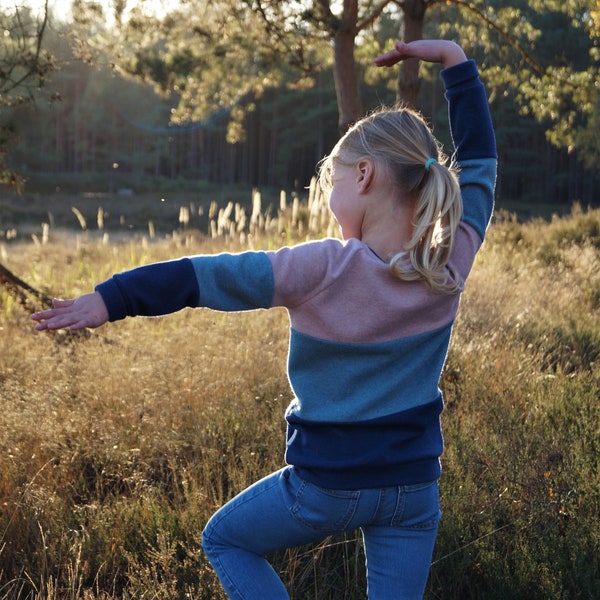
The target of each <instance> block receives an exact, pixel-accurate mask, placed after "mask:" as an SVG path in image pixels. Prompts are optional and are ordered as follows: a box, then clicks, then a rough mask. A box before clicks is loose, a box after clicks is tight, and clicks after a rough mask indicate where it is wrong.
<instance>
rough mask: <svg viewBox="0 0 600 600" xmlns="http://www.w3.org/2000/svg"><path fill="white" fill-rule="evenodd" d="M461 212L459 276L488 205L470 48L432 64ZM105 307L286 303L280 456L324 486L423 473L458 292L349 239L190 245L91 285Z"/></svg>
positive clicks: (113, 314) (489, 138)
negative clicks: (242, 247) (404, 270)
mask: <svg viewBox="0 0 600 600" xmlns="http://www.w3.org/2000/svg"><path fill="white" fill-rule="evenodd" d="M441 76H442V79H443V81H444V84H445V86H446V98H447V100H448V106H449V115H450V125H451V132H452V138H453V142H454V147H455V154H454V157H453V159H454V160H455V161H456V162H457V163H458V165H459V167H460V173H459V179H460V186H461V192H462V197H463V217H462V220H461V224H460V227H459V231H458V234H457V238H456V242H455V247H454V249H453V253H452V256H451V259H450V261H449V264H448V268H449V269H452V270H453V271H454V272H455V273H458V274H459V275H460V277H461V278H462V280H466V278H467V276H468V274H469V271H470V269H471V266H472V264H473V261H474V259H475V255H476V253H477V251H478V250H479V248H480V246H481V243H482V241H483V237H484V235H485V231H486V229H487V226H488V223H489V220H490V217H491V214H492V208H493V198H494V184H495V176H496V147H495V140H494V133H493V129H492V123H491V119H490V115H489V110H488V104H487V99H486V95H485V91H484V88H483V85H482V83H481V81H480V80H479V77H478V72H477V68H476V66H475V63H474V62H473V61H467V62H464V63H461V64H459V65H456V66H453V67H450V68H448V69H445V70H443V71H442V73H441ZM96 289H97V291H98V292H100V294H101V295H102V297H103V299H104V301H105V303H106V306H107V308H108V311H109V315H110V320H111V321H115V320H117V319H122V318H124V317H126V316H134V315H146V316H150V315H162V314H168V313H172V312H175V311H177V310H180V309H182V308H184V307H208V308H212V309H215V310H222V311H239V310H251V309H257V308H270V307H276V306H282V307H285V308H286V309H287V311H288V313H289V318H290V341H289V357H288V376H289V381H290V384H291V387H292V390H293V392H294V400H293V401H292V403H291V404H290V406H289V407H288V409H287V411H286V415H285V417H286V420H287V449H286V462H287V463H288V464H292V465H294V466H295V467H296V468H297V469H298V470H299V474H300V476H302V477H304V478H305V479H307V480H309V481H311V482H313V483H315V484H317V485H320V486H322V487H325V488H332V489H359V488H369V487H383V486H390V485H401V484H413V483H421V482H426V481H431V480H434V479H436V478H437V477H438V476H439V475H440V471H441V468H440V460H439V457H440V455H441V453H442V450H443V439H442V432H441V427H440V413H441V411H442V408H443V399H442V394H441V392H440V389H439V379H440V374H441V371H442V368H443V365H444V361H445V358H446V353H447V350H448V344H449V341H450V335H451V330H452V325H453V322H454V319H455V316H456V311H457V309H458V305H459V299H460V294H435V293H433V292H432V291H431V290H430V289H429V288H428V287H427V286H426V285H425V284H424V283H422V282H403V281H400V280H399V279H397V278H395V277H394V276H393V275H392V274H391V273H390V269H389V265H388V264H387V263H385V262H384V261H383V260H381V259H380V258H379V257H378V256H376V255H375V254H374V253H373V252H372V251H371V249H370V248H369V247H367V246H366V245H365V244H364V243H363V242H361V241H359V240H357V239H350V240H348V241H347V242H343V241H340V240H337V239H324V240H320V241H314V242H308V243H305V244H299V245H297V246H293V247H286V248H282V249H280V250H277V251H272V252H263V251H257V252H254V251H252V252H250V251H249V252H241V253H238V254H227V253H224V254H218V255H202V256H191V257H185V258H182V259H178V260H174V261H167V262H163V263H156V264H153V265H148V266H143V267H139V268H136V269H132V270H131V271H127V272H125V273H121V274H118V275H115V276H114V277H112V278H111V279H109V280H108V281H106V282H104V283H101V284H100V285H98V286H97V288H96Z"/></svg>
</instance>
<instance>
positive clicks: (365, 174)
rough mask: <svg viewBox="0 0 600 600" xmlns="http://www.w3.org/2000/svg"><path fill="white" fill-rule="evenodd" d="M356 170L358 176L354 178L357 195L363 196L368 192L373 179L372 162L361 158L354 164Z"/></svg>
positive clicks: (373, 168) (373, 166)
mask: <svg viewBox="0 0 600 600" xmlns="http://www.w3.org/2000/svg"><path fill="white" fill-rule="evenodd" d="M356 170H357V171H358V176H357V178H356V185H357V188H358V193H359V194H365V193H366V192H368V191H369V188H370V187H371V184H372V183H373V180H374V178H375V165H374V163H373V161H372V160H369V159H368V158H362V159H361V160H359V161H358V163H357V164H356Z"/></svg>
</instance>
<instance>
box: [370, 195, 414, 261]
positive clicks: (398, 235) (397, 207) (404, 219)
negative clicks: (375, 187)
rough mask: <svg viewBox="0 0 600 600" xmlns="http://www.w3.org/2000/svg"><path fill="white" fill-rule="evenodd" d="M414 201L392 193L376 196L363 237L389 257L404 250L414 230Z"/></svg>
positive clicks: (382, 254)
mask: <svg viewBox="0 0 600 600" xmlns="http://www.w3.org/2000/svg"><path fill="white" fill-rule="evenodd" d="M413 216H414V204H413V203H411V202H410V201H405V200H402V201H398V198H397V197H394V196H392V195H390V194H387V195H386V196H383V197H380V198H372V201H370V202H369V205H368V209H367V210H366V211H365V215H364V218H363V222H362V238H361V239H362V241H363V242H364V243H365V244H366V245H367V246H369V248H371V250H373V252H375V254H377V256H379V257H380V258H382V259H383V260H385V261H388V260H389V259H390V258H391V257H392V256H394V255H396V254H398V252H402V251H403V250H405V248H406V244H407V243H408V242H409V241H410V239H411V237H412V233H413V224H412V223H413Z"/></svg>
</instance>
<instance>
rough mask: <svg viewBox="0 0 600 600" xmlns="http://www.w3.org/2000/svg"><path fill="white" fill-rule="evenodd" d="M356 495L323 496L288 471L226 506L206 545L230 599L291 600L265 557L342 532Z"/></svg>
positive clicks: (215, 517) (204, 540) (206, 535)
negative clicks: (271, 553)
mask: <svg viewBox="0 0 600 600" xmlns="http://www.w3.org/2000/svg"><path fill="white" fill-rule="evenodd" d="M316 494H319V496H318V497H316ZM357 495H358V494H357V493H355V492H331V493H326V494H321V492H320V491H318V490H317V491H315V490H314V489H313V486H310V485H309V484H306V482H304V481H302V479H300V478H299V477H297V476H296V475H295V473H294V470H293V468H289V467H287V468H285V469H282V470H281V471H278V472H277V473H273V474H272V475H269V476H268V477H265V478H264V479H262V480H260V481H258V482H257V483H255V484H254V485H252V486H250V487H249V488H248V489H246V490H245V491H243V492H242V493H241V494H239V495H238V496H236V497H235V498H233V499H232V500H231V501H230V502H228V503H227V504H225V506H223V508H221V509H220V510H219V511H218V512H217V513H215V515H213V517H212V518H211V519H210V520H209V522H208V523H207V525H206V528H205V530H204V532H203V535H202V546H203V547H204V550H205V552H206V555H207V556H208V559H209V560H210V562H211V564H212V566H213V568H214V570H215V572H216V573H217V576H218V577H219V579H220V581H221V584H222V585H223V587H224V588H225V591H226V592H227V594H228V596H229V597H230V598H232V599H235V600H265V599H266V598H268V599H269V600H283V599H288V598H289V596H288V593H287V591H286V589H285V587H284V585H283V583H282V582H281V580H280V578H279V577H278V575H277V574H276V573H275V571H274V570H273V568H272V567H271V565H270V564H269V563H268V562H267V561H266V560H265V555H266V554H269V553H270V552H273V551H274V550H278V549H283V548H291V547H295V546H301V545H304V544H308V543H309V542H316V541H320V540H322V539H323V538H325V537H327V535H329V534H330V533H333V532H334V531H341V530H343V529H344V528H345V527H346V526H347V524H348V521H349V520H350V519H351V518H352V517H353V515H354V512H355V505H356V500H357ZM314 507H316V509H315V508H314Z"/></svg>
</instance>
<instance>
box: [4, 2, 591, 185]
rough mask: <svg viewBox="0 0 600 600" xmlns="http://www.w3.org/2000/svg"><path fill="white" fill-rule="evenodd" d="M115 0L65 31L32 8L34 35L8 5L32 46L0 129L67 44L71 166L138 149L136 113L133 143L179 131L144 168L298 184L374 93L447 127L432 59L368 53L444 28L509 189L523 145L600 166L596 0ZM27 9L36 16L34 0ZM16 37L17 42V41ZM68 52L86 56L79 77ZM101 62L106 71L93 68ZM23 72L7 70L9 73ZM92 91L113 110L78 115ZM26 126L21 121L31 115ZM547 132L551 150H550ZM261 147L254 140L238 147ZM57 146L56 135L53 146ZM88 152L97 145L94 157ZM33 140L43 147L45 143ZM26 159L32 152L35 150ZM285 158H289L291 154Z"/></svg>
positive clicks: (83, 6) (58, 77)
mask: <svg viewBox="0 0 600 600" xmlns="http://www.w3.org/2000/svg"><path fill="white" fill-rule="evenodd" d="M106 6H107V5H105V4H104V3H99V2H87V1H86V2H84V1H83V0H75V1H74V2H73V3H72V18H71V20H70V21H69V22H68V23H65V24H64V25H63V29H62V30H61V33H60V34H59V35H58V36H55V37H52V36H50V37H49V36H48V35H47V34H48V30H47V26H46V21H45V20H43V21H39V20H37V21H36V20H35V19H33V18H32V19H31V20H30V21H29V23H30V24H31V25H33V28H32V29H31V33H27V31H26V30H25V29H23V28H21V29H20V30H18V29H15V27H14V23H15V21H14V18H15V15H16V13H15V11H5V13H4V14H2V18H3V19H5V20H6V19H13V21H11V23H13V24H12V25H11V26H10V27H11V28H9V29H6V27H8V25H6V24H5V25H4V27H5V30H6V31H11V32H15V33H14V35H13V34H11V35H9V36H6V34H5V39H4V41H2V42H0V43H4V44H6V43H7V40H6V37H8V39H9V40H12V39H13V37H14V38H15V39H23V40H27V39H28V40H30V41H29V42H28V43H24V44H23V46H22V47H23V48H25V47H28V48H29V50H27V51H26V52H25V51H22V52H21V54H20V55H21V56H23V57H25V56H27V57H29V58H30V59H31V58H32V57H33V59H34V60H33V64H34V65H35V69H31V70H30V72H29V76H28V77H27V78H25V80H24V81H23V82H21V84H20V86H19V91H18V92H15V91H10V92H9V91H7V90H6V88H2V87H0V97H2V100H3V102H4V103H5V104H7V103H13V106H12V107H11V109H10V110H9V111H6V110H5V111H3V112H2V115H3V118H4V132H5V134H6V133H7V132H10V131H11V128H14V127H17V124H16V120H15V119H14V115H15V110H16V108H15V107H14V102H15V99H16V98H21V99H25V98H30V97H32V96H34V95H36V94H37V91H36V90H37V89H38V88H39V87H40V85H42V84H43V83H45V82H46V80H47V79H48V73H49V72H50V71H51V70H52V68H53V62H52V53H53V51H52V44H54V45H56V44H57V43H58V42H57V41H56V38H57V37H58V39H59V40H60V42H61V43H67V42H68V43H69V44H70V46H71V48H70V50H69V58H68V60H69V62H68V63H67V64H66V66H65V69H64V70H63V71H62V72H61V73H56V74H55V75H54V77H53V84H52V86H47V88H48V94H49V96H50V97H52V96H55V97H62V98H63V103H62V108H60V109H58V108H56V109H55V112H56V113H57V114H56V115H55V116H54V117H53V118H55V119H58V114H60V115H62V116H61V121H60V126H59V125H56V126H55V129H56V131H57V132H61V136H62V139H63V140H64V141H65V143H67V142H68V143H69V144H75V141H74V140H75V139H76V138H78V137H80V136H85V141H84V140H80V141H79V142H77V144H76V146H73V149H71V150H67V149H66V147H65V152H68V156H67V155H65V157H63V158H56V161H55V163H56V164H57V165H59V164H61V165H63V167H61V168H64V167H65V166H66V165H71V166H69V168H76V169H81V168H83V167H82V166H81V165H88V167H90V168H91V167H93V166H94V165H99V164H103V165H112V164H113V163H115V162H116V163H119V162H120V161H119V160H118V158H115V160H112V159H111V158H110V156H109V155H115V156H118V154H119V152H121V154H123V155H124V156H125V158H128V157H129V158H131V157H132V156H133V154H132V153H131V151H130V149H126V150H121V151H119V152H116V148H117V147H118V146H119V144H120V142H119V141H118V140H119V136H120V135H121V132H120V128H121V125H127V126H128V127H129V126H130V127H136V126H137V127H138V133H136V135H135V136H134V137H133V138H131V139H138V140H140V143H141V139H142V138H141V137H140V136H141V131H142V129H144V128H145V129H144V130H145V131H146V133H149V132H150V131H151V130H153V131H154V133H156V134H157V135H160V132H162V134H164V136H170V140H171V141H168V140H167V139H164V140H163V141H160V140H156V141H150V140H149V139H148V140H146V141H144V142H143V144H144V145H145V148H146V149H145V150H143V151H142V147H140V149H138V150H136V152H135V153H134V154H138V155H140V157H141V156H142V154H143V153H146V154H147V153H148V152H151V153H153V158H150V157H149V156H148V158H146V159H144V161H145V164H146V166H145V167H143V169H146V171H148V170H151V171H152V172H153V173H158V172H164V170H165V168H166V166H165V165H167V164H168V165H169V170H170V173H171V174H174V173H178V174H181V173H183V172H185V171H186V169H189V170H195V171H196V172H197V173H208V172H210V173H211V175H210V176H211V177H213V176H214V173H215V172H220V173H222V174H223V175H222V176H224V167H222V166H221V163H222V162H223V161H226V162H228V161H230V160H234V161H238V162H240V164H241V163H243V164H244V166H243V167H242V166H240V167H239V168H238V167H235V169H233V168H232V169H231V170H230V171H229V173H230V175H229V176H228V180H231V181H235V180H236V179H237V178H238V177H242V178H244V177H249V178H250V179H251V181H252V183H253V184H254V183H259V182H260V181H262V180H263V179H265V177H264V176H263V175H264V174H261V169H263V170H266V171H268V173H269V175H268V177H266V180H267V181H269V182H270V183H271V184H281V182H282V181H285V180H286V178H287V180H288V181H289V180H290V179H296V180H297V179H300V180H301V179H302V178H305V177H306V176H307V174H308V173H309V168H308V167H307V166H306V165H307V164H309V163H314V162H316V160H318V159H319V158H320V156H322V155H323V153H324V152H325V151H326V150H327V147H328V145H329V144H330V143H331V141H332V140H334V138H335V137H336V135H337V132H336V131H334V130H333V128H332V127H331V124H332V121H331V119H332V117H333V118H334V119H336V120H337V125H338V127H337V129H338V130H341V131H344V130H345V128H346V127H347V126H348V124H350V123H351V122H353V121H354V120H356V119H357V118H360V117H361V116H362V115H363V114H364V112H365V111H368V110H370V109H371V108H373V107H374V106H375V105H376V104H378V103H380V102H385V103H391V102H393V101H394V100H396V101H402V102H405V103H409V104H415V105H417V107H418V108H421V109H423V110H424V112H426V113H427V114H428V115H429V116H431V117H432V118H434V119H435V120H439V121H440V122H441V123H442V124H443V121H444V117H443V116H442V113H441V112H438V111H442V110H443V108H444V103H443V99H441V100H440V99H439V98H440V97H441V90H440V89H439V86H438V85H437V84H436V80H437V70H436V67H435V66H431V65H426V64H419V63H418V62H410V61H407V62H406V63H403V64H402V66H401V68H399V69H377V68H376V67H374V66H373V64H372V59H373V57H374V56H375V55H377V54H378V53H380V52H383V51H385V50H387V49H389V47H390V46H391V44H393V41H394V40H396V39H398V38H403V39H406V40H411V39H418V38H419V37H447V38H452V39H456V40H457V41H460V42H461V44H462V45H463V46H464V47H465V49H466V50H467V53H468V54H469V55H470V56H473V57H474V58H476V60H477V61H478V64H479V65H480V68H481V71H482V76H483V77H484V79H485V83H486V86H487V87H488V90H489V92H490V100H491V104H492V111H493V113H494V119H495V122H496V125H497V130H498V136H499V140H500V142H501V144H500V146H501V148H502V150H501V152H504V153H505V155H504V156H503V159H504V161H505V172H506V169H507V168H508V169H509V170H510V171H511V185H510V190H511V191H510V194H511V195H515V194H518V193H520V192H519V189H520V188H519V186H518V185H517V186H516V187H514V186H515V185H516V184H514V183H513V181H520V179H521V177H520V176H519V177H514V176H512V175H513V174H514V173H517V172H518V170H519V168H520V166H519V165H520V164H523V163H524V162H525V161H524V156H522V157H521V158H520V159H519V158H517V155H518V154H519V153H521V154H523V155H525V154H529V156H528V157H527V161H530V162H531V161H535V156H536V154H537V155H538V156H539V154H540V153H543V154H544V156H545V158H544V160H542V161H539V160H538V162H539V164H540V167H539V168H540V169H546V170H547V169H548V161H556V160H560V162H561V164H563V165H564V164H566V163H567V162H568V164H569V169H570V170H572V169H573V166H572V165H573V163H572V160H571V158H568V159H567V158H564V157H577V161H580V162H581V163H582V164H585V165H586V166H587V167H588V169H589V170H590V172H591V173H595V175H594V177H595V178H596V179H597V177H598V167H597V164H598V158H600V139H599V136H598V135H597V131H598V123H599V120H600V119H599V114H600V101H599V97H600V89H599V84H598V81H599V80H600V77H599V67H598V65H599V60H598V59H599V58H600V56H599V54H600V47H599V30H600V24H599V21H600V16H599V15H600V11H599V10H598V5H597V1H596V0H569V1H560V2H559V1H548V2H545V1H542V0H530V1H525V0H511V2H510V3H506V2H504V1H500V0H485V1H484V0H444V1H441V0H343V1H330V0H285V1H276V0H187V1H186V2H180V3H168V4H167V3H165V4H164V5H163V9H164V10H163V12H161V13H158V14H157V13H156V12H153V11H151V10H150V8H149V6H148V4H147V3H146V2H142V1H139V2H137V1H131V2H129V3H128V2H127V0H119V1H116V2H114V3H112V4H111V5H110V6H109V8H108V9H107V7H106ZM18 14H19V15H21V16H22V15H25V14H29V15H33V13H31V11H29V12H27V10H26V9H21V10H20V12H19V13H18ZM16 22H18V21H16ZM3 23H8V21H3ZM23 23H24V21H23V22H21V26H22V25H23ZM36 24H37V25H36ZM36 35H37V37H36ZM42 38H44V39H46V40H47V41H48V44H47V45H46V46H44V45H43V44H41V43H40V41H41V40H42ZM36 40H37V46H36V43H35V42H36ZM51 40H54V41H52V42H51ZM50 42H51V43H50ZM11 43H12V46H10V47H13V48H16V47H20V46H19V45H18V44H17V43H16V42H11ZM8 47H9V46H7V48H8ZM5 55H6V56H8V55H9V54H8V52H6V53H5ZM74 60H75V61H79V63H80V65H81V68H79V69H78V71H79V74H78V75H76V76H75V75H73V73H74V71H76V70H77V68H76V67H75V66H74V63H73V61H74ZM13 62H14V61H13ZM84 67H85V68H84ZM19 69H21V71H22V70H23V67H19ZM92 71H95V72H96V73H97V74H96V75H94V76H93V77H91V78H90V73H91V72H92ZM104 71H105V75H102V76H101V75H99V74H100V73H102V72H104ZM7 72H9V71H8V70H7V69H6V68H5V69H3V70H2V73H7ZM14 72H15V73H16V71H14ZM69 74H71V75H69ZM100 76H101V77H105V79H106V83H104V84H101V85H100V87H97V88H96V91H95V92H93V93H92V89H91V88H89V89H88V88H85V89H84V88H82V87H81V83H78V84H77V86H76V88H73V87H69V85H68V79H69V77H75V79H73V81H79V82H81V81H84V80H83V79H79V78H80V77H84V78H85V80H86V81H88V82H93V81H95V80H96V79H97V78H98V77H100ZM115 78H116V79H115ZM0 80H2V75H1V74H0ZM13 80H14V78H11V79H10V80H9V79H8V78H6V77H4V79H3V80H2V81H0V85H1V84H2V82H3V83H4V84H5V85H8V82H9V81H13ZM116 80H122V81H131V82H139V83H142V84H144V85H146V86H151V87H152V88H153V90H154V91H155V93H156V94H157V96H156V98H157V102H158V104H156V105H155V106H154V107H153V108H151V109H150V108H148V110H147V111H146V112H145V114H144V116H143V117H140V116H139V114H138V115H137V116H136V114H135V113H136V111H135V110H133V109H135V108H141V106H143V104H144V102H142V101H135V100H134V101H133V102H132V103H131V105H132V106H131V110H130V109H125V110H124V109H123V107H122V106H118V105H122V104H123V102H124V99H123V98H119V99H117V95H116V94H115V95H113V96H112V97H111V98H110V100H109V101H107V100H106V99H105V98H103V97H102V94H103V90H108V89H110V88H111V87H112V86H113V85H116V83H115V81H116ZM25 82H27V86H26V85H25ZM86 85H87V84H86ZM95 85H96V86H98V85H99V84H97V83H96V84H95ZM119 85H123V86H124V85H125V84H119ZM53 86H54V87H53ZM64 86H66V88H65V87H64ZM144 89H146V92H144V91H142V92H141V94H142V96H143V95H144V94H148V91H147V90H148V89H149V88H148V87H146V88H144ZM27 90H28V91H27ZM69 90H71V92H70V91H69ZM127 90H128V91H126V92H124V91H123V90H120V93H119V94H118V95H119V96H123V95H124V94H125V95H127V96H129V94H133V95H132V96H131V97H134V98H135V97H136V93H137V92H136V93H134V92H133V90H134V87H132V85H129V87H128V88H127ZM84 92H85V93H84ZM73 93H76V94H77V101H76V102H74V101H73ZM332 94H333V95H332ZM93 97H96V101H97V102H99V103H100V104H102V103H104V105H105V109H106V110H105V109H104V108H102V107H99V106H96V110H92V109H91V108H90V111H91V117H90V118H85V119H81V118H80V117H77V115H78V114H83V113H81V111H82V110H83V108H84V105H85V103H86V102H88V99H89V102H92V100H91V98H93ZM148 102H149V100H148ZM332 102H333V103H334V105H335V106H332ZM109 104H110V105H111V106H108V105H109ZM150 104H151V102H150ZM41 112H42V113H43V112H44V110H41ZM138 113H139V111H138ZM253 115H254V116H253ZM95 123H96V125H95ZM107 124H109V125H110V126H109V127H107ZM18 126H19V127H21V129H23V128H26V125H24V124H23V122H22V120H21V122H20V123H19V125H18ZM121 129H122V128H121ZM111 131H112V132H113V133H111V134H110V136H112V137H110V136H109V135H108V134H109V132H111ZM186 131H188V132H192V131H197V132H198V133H197V135H196V138H195V139H194V141H193V142H185V148H184V147H183V146H181V148H180V149H178V150H177V148H178V147H179V146H180V145H181V144H182V142H183V137H182V136H181V135H180V134H182V133H183V132H186ZM209 131H210V132H211V133H210V134H209ZM173 135H176V137H173ZM211 136H217V137H218V136H222V138H223V142H227V144H226V145H223V146H221V145H219V146H218V150H216V149H215V148H214V144H216V143H217V142H216V137H212V138H211ZM130 137H131V136H130ZM109 138H110V139H109ZM544 138H545V139H546V140H547V142H548V143H550V144H552V145H553V146H554V147H555V148H556V149H557V150H556V153H555V152H554V151H550V150H548V149H546V148H545V146H544V144H545V143H546V142H544ZM211 139H212V140H213V141H211ZM190 144H191V145H190ZM219 144H220V142H219ZM251 144H253V145H254V149H253V150H251V151H250V150H244V151H243V154H240V149H241V148H248V147H249V145H251ZM12 145H13V147H14V144H12ZM227 145H229V149H228V148H227ZM5 147H6V143H5ZM21 147H22V148H24V146H23V145H21ZM58 148H59V145H58V144H57V143H55V150H54V152H56V149H58ZM86 148H87V149H90V150H89V151H90V152H92V153H93V156H92V155H90V157H87V158H84V157H85V154H84V149H86ZM111 148H112V149H113V150H111ZM236 148H238V150H236ZM508 149H510V151H509V150H508ZM307 150H308V152H307ZM87 151H88V150H85V152H87ZM23 152H26V150H25V149H23ZM39 152H40V155H45V156H47V155H48V148H46V149H44V150H41V149H40V151H39ZM206 152H209V153H211V154H212V155H214V156H219V159H218V160H215V162H212V161H211V160H210V159H204V158H203V159H202V164H203V165H204V166H202V168H200V165H199V164H198V163H196V162H194V161H195V158H194V157H196V156H199V155H200V154H202V155H204V154H206ZM184 153H188V156H189V157H190V158H189V167H185V166H183V164H182V165H180V166H178V167H175V164H176V163H177V162H179V163H180V162H181V161H182V160H183V159H179V158H177V156H179V155H180V154H181V156H183V154H184ZM199 153H200V154H199ZM265 153H266V154H267V155H268V156H267V158H263V155H264V154H265ZM102 154H103V155H104V158H103V157H102V156H101V155H102ZM29 155H30V156H31V155H32V149H31V148H30V149H29ZM254 155H257V156H259V157H256V158H255V157H254ZM299 155H303V156H305V157H306V164H304V163H303V166H302V167H301V168H299V169H298V170H296V167H299V164H298V163H296V166H293V165H292V162H293V159H290V158H286V157H289V156H299ZM20 156H21V158H23V159H24V157H25V154H23V153H22V154H20ZM558 156H560V157H561V158H560V159H558V158H556V157H558ZM285 160H290V161H292V162H291V163H289V164H288V165H287V166H284V165H283V161H285ZM174 161H175V162H174ZM25 162H27V161H25ZM126 162H127V161H123V164H124V163H126ZM142 162H143V161H142ZM150 163H151V166H150ZM24 164H25V163H24ZM140 164H142V163H140ZM265 165H268V166H265ZM94 168H97V167H94ZM198 169H200V170H198ZM244 174H245V175H244ZM532 175H535V176H538V173H537V172H535V173H534V172H532V171H531V170H530V171H529V172H528V173H524V175H523V177H525V176H529V177H531V176H532ZM539 176H541V177H543V172H540V173H539ZM577 177H579V176H577ZM519 185H520V184H519ZM500 189H501V190H502V189H503V188H502V186H501V187H500ZM570 193H575V192H574V191H573V190H572V191H571V192H570Z"/></svg>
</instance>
